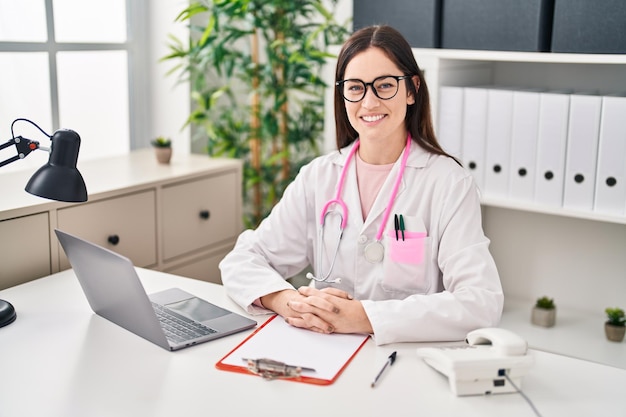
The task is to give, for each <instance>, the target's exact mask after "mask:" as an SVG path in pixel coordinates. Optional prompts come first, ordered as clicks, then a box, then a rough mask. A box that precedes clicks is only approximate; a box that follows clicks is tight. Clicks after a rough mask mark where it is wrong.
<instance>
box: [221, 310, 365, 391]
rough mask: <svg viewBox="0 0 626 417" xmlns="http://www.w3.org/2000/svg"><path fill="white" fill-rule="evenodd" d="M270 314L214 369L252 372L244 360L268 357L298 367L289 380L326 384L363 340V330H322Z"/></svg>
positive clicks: (339, 370)
mask: <svg viewBox="0 0 626 417" xmlns="http://www.w3.org/2000/svg"><path fill="white" fill-rule="evenodd" d="M277 317H278V316H277V315H274V316H272V317H270V318H269V319H268V320H267V321H266V322H265V323H263V325H261V326H260V327H259V328H258V329H257V330H255V331H254V333H252V334H251V335H250V336H248V337H247V338H246V339H245V340H244V341H243V342H241V343H240V344H239V345H238V346H236V347H235V348H234V349H233V350H232V351H230V352H229V353H228V354H227V355H226V356H224V357H223V358H222V359H221V360H220V361H219V362H217V363H216V364H215V366H216V368H217V369H221V370H224V371H232V372H240V373H246V374H251V375H254V373H253V372H251V371H250V370H249V368H248V365H247V364H248V360H249V359H253V360H258V359H270V360H273V361H279V362H282V363H284V364H286V365H290V366H292V367H301V368H309V369H310V370H309V369H302V371H301V373H300V374H299V375H298V376H296V377H292V378H289V380H291V381H297V382H305V383H309V384H317V385H330V384H332V383H333V382H335V380H336V379H337V377H338V376H339V375H340V374H341V372H342V371H343V370H344V369H345V368H346V366H347V365H348V363H349V362H350V361H351V360H352V358H353V357H354V356H355V355H356V353H357V352H358V351H359V349H361V347H362V346H363V345H364V344H365V342H366V341H367V339H368V338H369V335H366V334H338V333H332V334H322V333H316V332H313V331H311V330H306V329H300V328H297V327H293V326H290V325H289V324H287V323H286V322H285V320H283V319H282V318H280V317H278V318H277Z"/></svg>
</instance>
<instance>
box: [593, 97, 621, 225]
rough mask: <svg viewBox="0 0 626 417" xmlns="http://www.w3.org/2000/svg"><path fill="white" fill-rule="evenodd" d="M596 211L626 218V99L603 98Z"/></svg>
mask: <svg viewBox="0 0 626 417" xmlns="http://www.w3.org/2000/svg"><path fill="white" fill-rule="evenodd" d="M594 211H595V212H597V213H601V214H608V215H615V216H623V215H626V97H619V96H605V97H603V98H602V116H601V119H600V138H599V143H598V168H597V171H596V187H595V199H594Z"/></svg>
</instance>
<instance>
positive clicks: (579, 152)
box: [563, 94, 602, 211]
mask: <svg viewBox="0 0 626 417" xmlns="http://www.w3.org/2000/svg"><path fill="white" fill-rule="evenodd" d="M601 109H602V97H601V96H596V95H586V94H585V95H583V94H572V95H571V96H570V111H569V125H568V130H567V132H568V136H567V153H566V160H565V183H564V184H565V188H564V193H563V207H564V208H567V209H574V210H583V211H592V210H593V197H594V189H595V185H596V166H597V165H596V163H597V159H598V135H599V132H600V113H601Z"/></svg>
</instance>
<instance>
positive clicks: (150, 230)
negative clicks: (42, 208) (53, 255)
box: [57, 190, 157, 269]
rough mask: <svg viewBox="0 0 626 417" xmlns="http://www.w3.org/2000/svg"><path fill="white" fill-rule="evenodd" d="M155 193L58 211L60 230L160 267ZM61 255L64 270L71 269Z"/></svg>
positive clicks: (132, 258) (144, 265)
mask: <svg viewBox="0 0 626 417" xmlns="http://www.w3.org/2000/svg"><path fill="white" fill-rule="evenodd" d="M155 206H156V197H155V191H154V190H148V191H144V192H139V193H136V194H129V195H126V196H123V197H116V198H111V199H108V200H101V201H96V202H93V203H85V204H81V205H79V206H72V207H68V208H64V209H61V210H59V211H58V212H57V216H58V217H57V221H58V227H59V229H61V230H63V231H65V232H68V233H72V234H75V235H76V236H79V237H81V238H83V239H86V240H88V241H90V242H93V243H95V244H97V245H100V246H103V247H105V248H108V249H110V250H112V251H114V252H117V253H120V254H122V255H124V256H126V257H128V258H130V259H131V260H132V261H133V263H134V264H135V265H136V266H141V267H146V266H150V265H155V264H156V260H157V258H156V210H155ZM59 253H60V265H61V269H67V268H69V267H70V265H69V262H68V261H67V258H66V257H65V253H64V252H63V250H62V249H60V251H59Z"/></svg>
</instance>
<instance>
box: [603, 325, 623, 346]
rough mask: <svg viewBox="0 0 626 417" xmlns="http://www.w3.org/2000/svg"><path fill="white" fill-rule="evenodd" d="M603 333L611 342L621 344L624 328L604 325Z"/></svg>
mask: <svg viewBox="0 0 626 417" xmlns="http://www.w3.org/2000/svg"><path fill="white" fill-rule="evenodd" d="M604 333H605V334H606V338H607V339H609V340H610V341H612V342H621V341H622V340H624V333H626V326H616V325H614V324H609V323H604Z"/></svg>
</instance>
